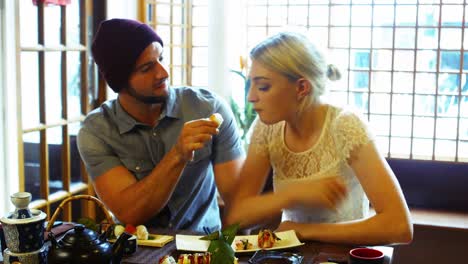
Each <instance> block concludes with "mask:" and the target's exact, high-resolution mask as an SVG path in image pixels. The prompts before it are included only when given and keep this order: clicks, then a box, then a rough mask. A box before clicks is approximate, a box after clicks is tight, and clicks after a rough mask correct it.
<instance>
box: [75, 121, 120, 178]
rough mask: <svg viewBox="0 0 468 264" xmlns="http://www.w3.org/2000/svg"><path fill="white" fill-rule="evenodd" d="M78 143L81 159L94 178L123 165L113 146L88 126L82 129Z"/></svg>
mask: <svg viewBox="0 0 468 264" xmlns="http://www.w3.org/2000/svg"><path fill="white" fill-rule="evenodd" d="M77 144H78V151H79V152H80V156H81V159H82V160H83V162H84V164H85V166H86V170H87V171H88V174H89V176H90V177H91V178H92V179H93V180H94V179H96V178H97V177H98V176H100V175H102V174H104V173H106V172H107V171H109V170H110V169H112V168H114V167H117V166H120V165H122V163H121V161H120V159H119V158H118V157H117V156H116V155H115V154H114V153H113V151H112V149H111V147H110V146H109V145H107V144H106V143H105V142H104V141H103V140H102V139H101V138H99V137H98V136H96V135H94V134H93V133H91V132H90V131H89V130H88V129H87V128H86V127H82V128H81V129H80V131H79V133H78V138H77Z"/></svg>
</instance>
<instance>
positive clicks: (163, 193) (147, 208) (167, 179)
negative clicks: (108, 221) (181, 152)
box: [114, 149, 186, 224]
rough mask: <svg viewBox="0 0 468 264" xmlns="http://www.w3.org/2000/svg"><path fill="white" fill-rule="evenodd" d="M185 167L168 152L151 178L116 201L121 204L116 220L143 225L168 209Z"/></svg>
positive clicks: (133, 185)
mask: <svg viewBox="0 0 468 264" xmlns="http://www.w3.org/2000/svg"><path fill="white" fill-rule="evenodd" d="M185 165H186V162H185V161H184V160H183V159H181V158H180V157H179V156H178V155H177V153H176V151H175V150H174V149H172V150H171V151H169V152H168V153H167V154H166V155H165V156H164V158H163V159H162V160H161V161H160V162H159V164H158V165H157V166H156V167H155V168H154V169H153V170H152V171H151V173H150V174H149V175H148V176H146V177H145V178H144V179H142V180H140V181H137V182H135V183H134V184H132V185H130V186H128V187H127V188H125V189H123V190H122V191H121V192H120V193H119V195H118V196H119V197H115V199H120V200H121V202H119V204H120V205H119V206H118V207H119V208H118V212H114V213H115V215H116V216H117V218H118V219H119V220H120V221H123V222H125V223H132V224H141V223H144V222H146V221H147V220H149V219H150V218H151V217H152V216H154V215H155V214H156V213H158V212H159V211H160V210H161V209H162V208H164V206H166V204H167V202H168V200H169V198H170V197H171V195H172V193H173V191H174V189H175V186H176V185H177V182H178V181H179V178H180V175H181V174H182V171H183V169H184V167H185Z"/></svg>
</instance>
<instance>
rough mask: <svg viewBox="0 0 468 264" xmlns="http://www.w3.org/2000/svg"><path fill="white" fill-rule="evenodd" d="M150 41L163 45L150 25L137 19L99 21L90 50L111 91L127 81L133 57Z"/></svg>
mask: <svg viewBox="0 0 468 264" xmlns="http://www.w3.org/2000/svg"><path fill="white" fill-rule="evenodd" d="M153 42H159V43H160V44H161V46H163V42H162V39H161V38H160V37H159V36H158V34H156V32H155V31H154V30H153V29H152V28H151V27H149V26H148V25H146V24H144V23H141V22H138V21H136V20H131V19H119V18H114V19H110V20H105V21H103V22H102V23H101V24H100V25H99V28H98V30H97V33H96V36H95V37H94V40H93V44H92V46H91V52H92V54H93V58H94V61H95V62H96V64H97V65H98V68H99V72H100V73H101V74H102V76H103V77H104V78H105V79H106V81H107V83H108V84H109V86H110V87H111V88H112V90H114V92H116V93H118V92H119V91H120V90H121V89H122V88H123V87H125V86H126V85H127V84H128V78H129V77H130V73H131V72H132V70H133V67H134V66H135V62H136V60H137V59H138V57H139V56H140V54H141V53H142V52H143V50H144V49H145V48H146V47H148V46H149V45H150V44H151V43H153Z"/></svg>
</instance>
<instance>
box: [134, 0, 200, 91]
mask: <svg viewBox="0 0 468 264" xmlns="http://www.w3.org/2000/svg"><path fill="white" fill-rule="evenodd" d="M141 9H142V10H143V12H142V13H143V19H142V20H143V21H144V22H145V23H147V24H148V25H150V26H151V27H153V28H154V29H155V30H156V32H158V34H159V35H160V36H161V38H162V39H163V42H164V46H165V49H164V50H165V51H164V58H165V60H166V64H167V65H168V66H169V70H170V72H169V74H170V78H171V80H170V81H171V84H172V85H176V86H177V85H190V86H207V85H208V1H206V0H165V1H155V0H152V1H151V0H145V1H143V5H142V7H141Z"/></svg>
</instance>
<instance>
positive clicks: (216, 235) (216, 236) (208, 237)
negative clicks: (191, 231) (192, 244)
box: [200, 231, 221, 241]
mask: <svg viewBox="0 0 468 264" xmlns="http://www.w3.org/2000/svg"><path fill="white" fill-rule="evenodd" d="M220 233H221V232H219V231H215V232H213V233H211V234H209V235H206V236H204V237H200V239H201V240H212V241H213V240H217V239H219V236H220Z"/></svg>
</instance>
